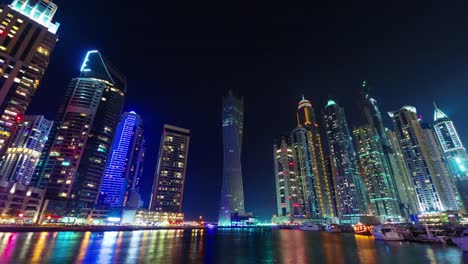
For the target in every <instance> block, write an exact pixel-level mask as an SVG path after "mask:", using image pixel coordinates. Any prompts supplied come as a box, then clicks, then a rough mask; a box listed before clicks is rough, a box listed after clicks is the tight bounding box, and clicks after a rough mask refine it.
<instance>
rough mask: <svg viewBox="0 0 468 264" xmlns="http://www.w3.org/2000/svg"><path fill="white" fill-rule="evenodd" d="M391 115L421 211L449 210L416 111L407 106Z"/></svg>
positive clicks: (390, 113)
mask: <svg viewBox="0 0 468 264" xmlns="http://www.w3.org/2000/svg"><path fill="white" fill-rule="evenodd" d="M389 115H390V117H391V118H392V120H393V125H394V127H395V133H396V135H397V138H398V142H399V144H400V147H401V150H402V153H403V157H404V159H405V162H406V165H407V167H408V169H409V171H410V175H411V180H412V182H413V187H414V190H415V192H416V196H417V197H418V206H419V208H418V209H419V212H420V213H428V212H439V211H443V210H445V208H444V207H443V205H442V201H441V197H440V195H439V193H440V192H441V191H442V186H441V184H440V182H439V179H438V178H437V176H436V175H437V173H436V171H435V169H434V165H433V162H432V159H431V154H430V152H429V148H428V146H427V143H426V139H425V136H424V132H423V130H422V128H421V124H420V123H419V120H418V117H417V113H416V108H415V107H412V106H404V107H402V108H401V109H400V110H398V111H394V112H389Z"/></svg>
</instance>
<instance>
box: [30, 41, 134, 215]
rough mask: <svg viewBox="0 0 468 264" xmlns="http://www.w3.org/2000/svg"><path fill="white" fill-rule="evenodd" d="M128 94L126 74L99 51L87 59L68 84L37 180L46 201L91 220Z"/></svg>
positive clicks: (92, 53) (88, 55) (90, 52)
mask: <svg viewBox="0 0 468 264" xmlns="http://www.w3.org/2000/svg"><path fill="white" fill-rule="evenodd" d="M125 90H126V84H125V78H124V77H123V75H121V74H120V73H119V72H118V71H117V70H116V69H115V68H113V67H112V66H111V65H110V64H109V63H108V62H107V61H106V60H105V59H104V57H102V55H101V53H100V52H98V51H97V50H93V51H89V52H88V53H87V54H86V56H85V58H84V61H83V64H82V66H81V71H80V76H79V77H77V78H74V79H72V80H71V81H70V83H69V85H68V89H67V90H66V92H65V97H64V100H63V102H62V105H61V106H60V108H59V111H58V114H57V117H56V121H55V124H54V128H53V130H52V132H51V134H52V135H51V136H52V137H51V142H50V143H48V144H50V145H49V146H48V147H47V152H46V153H44V155H43V157H41V159H42V161H41V162H40V164H41V166H38V168H37V170H36V172H37V173H36V175H38V176H39V178H38V182H37V185H38V186H40V187H43V188H45V187H46V188H47V194H46V195H47V198H48V199H50V200H52V201H54V200H62V201H66V202H67V205H66V206H67V208H68V214H70V215H74V216H80V217H87V216H88V214H89V213H90V211H91V210H92V209H93V207H94V204H95V202H96V200H97V198H98V194H99V188H100V185H101V181H102V177H103V175H104V171H105V169H106V164H107V159H108V156H109V154H110V151H111V148H112V142H113V139H114V134H115V131H116V128H117V125H118V123H119V121H120V117H121V113H122V108H123V105H124V95H125ZM54 204H57V206H60V207H63V203H52V202H51V203H49V205H50V206H54ZM57 210H58V209H57Z"/></svg>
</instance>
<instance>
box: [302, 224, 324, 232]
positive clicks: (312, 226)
mask: <svg viewBox="0 0 468 264" xmlns="http://www.w3.org/2000/svg"><path fill="white" fill-rule="evenodd" d="M299 229H301V230H303V231H320V230H322V227H321V226H320V225H318V224H314V223H304V224H303V225H301V226H300V227H299Z"/></svg>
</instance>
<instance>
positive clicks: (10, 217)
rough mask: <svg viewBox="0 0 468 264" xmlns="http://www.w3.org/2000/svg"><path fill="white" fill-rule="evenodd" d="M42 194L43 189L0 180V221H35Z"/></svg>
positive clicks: (38, 214) (37, 217)
mask: <svg viewBox="0 0 468 264" xmlns="http://www.w3.org/2000/svg"><path fill="white" fill-rule="evenodd" d="M44 194H45V190H44V189H39V188H35V187H32V186H27V185H24V184H21V183H17V182H9V181H4V180H0V223H2V224H3V223H5V224H14V223H16V224H22V223H29V224H32V223H36V222H37V221H39V217H40V213H41V206H42V203H43V200H44Z"/></svg>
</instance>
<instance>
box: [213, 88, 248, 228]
mask: <svg viewBox="0 0 468 264" xmlns="http://www.w3.org/2000/svg"><path fill="white" fill-rule="evenodd" d="M222 114H223V115H222V118H223V120H222V128H223V180H222V187H221V205H220V209H219V217H218V224H219V225H220V226H230V225H232V222H233V221H232V219H234V218H235V217H234V216H235V215H243V214H245V208H244V187H243V181H242V163H241V155H242V136H243V131H244V100H243V98H237V97H236V96H234V95H233V93H232V91H229V92H228V94H227V95H226V96H225V97H224V98H223V112H222Z"/></svg>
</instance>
